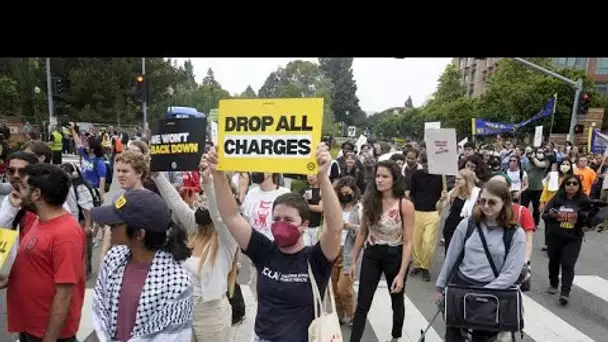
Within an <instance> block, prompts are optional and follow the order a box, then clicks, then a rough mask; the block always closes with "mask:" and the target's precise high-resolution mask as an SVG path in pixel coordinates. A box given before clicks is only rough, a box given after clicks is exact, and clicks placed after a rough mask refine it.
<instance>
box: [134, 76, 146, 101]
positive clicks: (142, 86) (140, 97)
mask: <svg viewBox="0 0 608 342" xmlns="http://www.w3.org/2000/svg"><path fill="white" fill-rule="evenodd" d="M147 98H148V96H147V91H146V78H145V76H144V75H142V74H138V75H137V78H135V101H137V102H146V100H147Z"/></svg>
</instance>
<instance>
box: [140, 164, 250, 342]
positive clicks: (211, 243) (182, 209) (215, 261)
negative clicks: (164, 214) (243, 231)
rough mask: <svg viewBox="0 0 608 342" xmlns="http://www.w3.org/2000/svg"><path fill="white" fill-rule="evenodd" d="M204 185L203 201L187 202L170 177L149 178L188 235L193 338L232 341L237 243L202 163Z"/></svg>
mask: <svg viewBox="0 0 608 342" xmlns="http://www.w3.org/2000/svg"><path fill="white" fill-rule="evenodd" d="M202 170H203V171H202V177H203V188H204V195H205V198H206V201H201V200H200V196H199V195H198V193H197V192H193V193H192V194H193V196H194V197H195V198H198V200H196V201H195V202H193V203H192V207H191V206H190V205H188V203H186V202H185V201H183V200H182V198H181V197H180V194H179V192H178V191H177V190H176V189H175V187H174V186H173V185H172V184H171V183H170V182H169V180H168V179H167V178H166V177H165V176H164V175H163V174H159V173H153V174H152V179H153V180H154V181H155V182H156V186H157V187H158V190H159V191H160V194H161V196H162V197H163V199H164V200H165V203H167V204H168V206H169V209H170V210H171V212H172V213H173V215H174V217H175V219H176V221H177V222H181V224H182V225H183V226H184V227H185V229H186V232H187V233H188V235H189V239H188V246H189V247H190V248H192V256H191V257H190V258H188V259H187V260H186V261H185V263H184V267H185V268H186V270H187V271H188V272H190V274H191V275H192V277H193V278H192V279H193V281H194V292H193V295H194V308H193V310H194V311H193V324H194V339H193V340H195V341H198V342H203V341H216V342H229V341H231V335H230V331H231V326H232V309H231V307H230V303H229V301H228V297H227V295H226V294H227V293H229V290H230V293H232V290H233V286H234V283H235V281H236V260H235V256H236V253H237V247H238V246H237V244H236V241H235V240H234V238H233V237H232V235H230V232H229V231H228V228H226V225H225V224H224V222H222V220H221V217H220V214H219V212H218V210H217V204H216V199H215V191H214V189H213V183H212V180H211V175H210V170H209V168H208V167H207V165H206V163H205V162H203V163H202Z"/></svg>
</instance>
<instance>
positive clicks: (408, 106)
mask: <svg viewBox="0 0 608 342" xmlns="http://www.w3.org/2000/svg"><path fill="white" fill-rule="evenodd" d="M403 107H404V108H405V110H406V111H407V110H410V109H412V108H414V102H412V96H408V97H407V100H405V103H404V104H403Z"/></svg>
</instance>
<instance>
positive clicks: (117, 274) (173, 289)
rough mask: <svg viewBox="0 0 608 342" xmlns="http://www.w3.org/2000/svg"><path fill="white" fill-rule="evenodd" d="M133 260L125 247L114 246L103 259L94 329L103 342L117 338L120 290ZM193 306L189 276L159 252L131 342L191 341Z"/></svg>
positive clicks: (96, 286)
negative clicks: (128, 265)
mask: <svg viewBox="0 0 608 342" xmlns="http://www.w3.org/2000/svg"><path fill="white" fill-rule="evenodd" d="M130 256H131V252H130V250H129V249H128V248H127V247H126V246H114V247H112V249H110V251H108V253H107V254H106V256H105V257H104V259H103V263H102V265H101V268H100V271H99V277H98V278H97V284H96V285H95V291H94V294H93V326H94V327H95V331H96V333H97V337H98V338H99V341H100V342H111V341H113V337H114V335H115V334H116V321H117V319H118V303H119V296H120V289H121V286H122V279H123V274H124V271H125V267H126V266H127V263H128V262H129V259H130ZM192 305H193V302H192V282H191V277H190V274H189V273H188V272H187V271H186V270H184V269H183V268H182V266H181V264H180V263H179V262H177V261H175V259H174V258H173V256H172V255H171V254H169V253H167V252H164V251H158V252H156V255H155V256H154V260H153V261H152V265H151V266H150V271H149V272H148V275H147V277H146V281H145V283H144V287H143V289H142V293H141V296H140V298H139V306H138V307H137V315H136V318H135V325H134V326H133V332H132V336H131V339H129V341H130V342H140V341H146V342H152V341H159V342H160V341H163V342H165V341H184V342H186V341H190V340H191V338H192Z"/></svg>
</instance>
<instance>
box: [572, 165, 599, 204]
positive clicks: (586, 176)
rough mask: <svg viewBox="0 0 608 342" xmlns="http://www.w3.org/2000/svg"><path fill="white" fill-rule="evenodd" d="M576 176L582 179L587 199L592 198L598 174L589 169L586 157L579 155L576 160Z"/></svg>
mask: <svg viewBox="0 0 608 342" xmlns="http://www.w3.org/2000/svg"><path fill="white" fill-rule="evenodd" d="M574 174H575V175H577V176H579V177H580V179H581V185H582V187H583V189H582V191H583V193H584V194H585V195H587V197H589V196H591V188H592V186H593V183H595V181H596V178H597V174H596V173H595V171H593V169H592V168H590V167H589V159H588V158H587V157H586V156H585V155H579V156H578V157H577V159H576V167H575V168H574Z"/></svg>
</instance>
